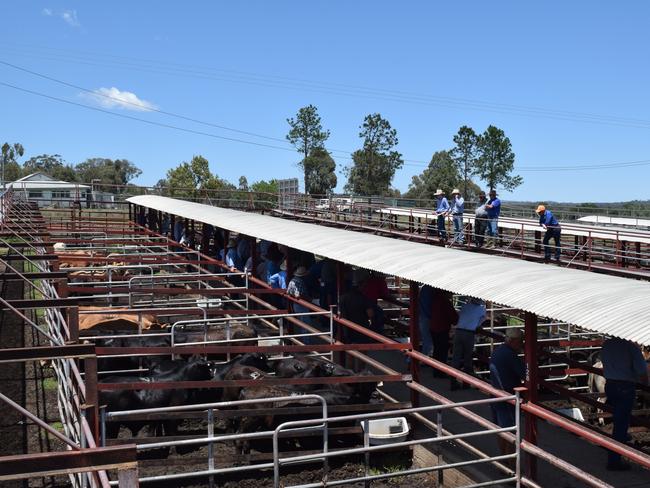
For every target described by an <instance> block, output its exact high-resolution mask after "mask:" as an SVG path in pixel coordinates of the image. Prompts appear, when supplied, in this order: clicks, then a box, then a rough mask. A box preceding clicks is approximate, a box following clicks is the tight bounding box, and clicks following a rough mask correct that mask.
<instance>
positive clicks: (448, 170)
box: [405, 151, 460, 200]
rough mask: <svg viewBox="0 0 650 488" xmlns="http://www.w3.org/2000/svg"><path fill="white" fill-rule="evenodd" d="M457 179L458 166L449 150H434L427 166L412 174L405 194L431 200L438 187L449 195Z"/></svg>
mask: <svg viewBox="0 0 650 488" xmlns="http://www.w3.org/2000/svg"><path fill="white" fill-rule="evenodd" d="M459 181H460V174H459V172H458V166H457V165H456V162H455V161H454V159H453V158H452V157H451V154H450V151H436V152H435V153H433V156H431V162H430V163H429V166H427V168H426V169H425V170H424V171H423V172H422V173H421V174H419V175H415V176H413V178H412V179H411V184H410V185H409V189H408V191H407V192H406V195H405V196H406V197H407V198H416V199H427V200H433V198H434V196H433V194H434V193H435V192H436V190H437V189H438V188H440V189H442V190H444V191H445V192H446V193H447V195H449V193H450V192H451V190H453V189H454V187H455V186H456V185H458V182H459Z"/></svg>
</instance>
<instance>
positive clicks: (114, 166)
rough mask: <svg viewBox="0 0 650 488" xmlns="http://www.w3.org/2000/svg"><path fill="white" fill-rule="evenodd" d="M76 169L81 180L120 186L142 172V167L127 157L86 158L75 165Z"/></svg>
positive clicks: (78, 178)
mask: <svg viewBox="0 0 650 488" xmlns="http://www.w3.org/2000/svg"><path fill="white" fill-rule="evenodd" d="M75 171H76V172H77V180H78V181H80V182H83V183H92V180H99V183H100V184H105V185H120V186H124V185H126V184H127V183H128V182H129V181H131V180H132V179H133V178H136V177H137V176H140V175H141V174H142V171H141V170H140V168H138V167H137V166H136V165H135V164H133V163H132V162H131V161H129V160H127V159H115V160H113V159H108V158H89V159H86V160H85V161H84V162H83V163H79V164H77V165H76V166H75ZM111 191H114V190H111Z"/></svg>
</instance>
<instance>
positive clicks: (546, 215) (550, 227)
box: [535, 205, 562, 263]
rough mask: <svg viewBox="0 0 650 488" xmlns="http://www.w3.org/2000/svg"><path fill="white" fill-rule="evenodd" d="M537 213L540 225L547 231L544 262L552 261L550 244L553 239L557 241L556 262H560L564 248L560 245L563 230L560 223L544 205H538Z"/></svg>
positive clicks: (544, 242)
mask: <svg viewBox="0 0 650 488" xmlns="http://www.w3.org/2000/svg"><path fill="white" fill-rule="evenodd" d="M535 213H536V214H537V216H538V217H539V225H540V226H541V227H543V228H544V229H545V230H546V233H545V234H544V239H543V241H542V242H543V244H544V262H545V263H548V262H550V261H551V246H549V243H550V241H551V239H553V240H554V241H555V261H557V262H558V263H559V262H560V255H561V253H562V248H561V245H560V236H561V229H560V223H559V222H558V221H557V219H556V218H555V216H554V215H553V213H552V212H551V211H550V210H548V209H547V208H546V207H545V206H544V205H538V206H537V209H536V210H535Z"/></svg>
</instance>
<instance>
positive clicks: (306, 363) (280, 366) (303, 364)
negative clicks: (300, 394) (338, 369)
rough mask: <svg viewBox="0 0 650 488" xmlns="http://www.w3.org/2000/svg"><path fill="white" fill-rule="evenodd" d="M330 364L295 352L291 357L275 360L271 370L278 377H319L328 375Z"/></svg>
mask: <svg viewBox="0 0 650 488" xmlns="http://www.w3.org/2000/svg"><path fill="white" fill-rule="evenodd" d="M331 364H332V363H328V362H326V361H322V360H320V359H315V358H313V357H311V356H305V355H298V354H297V355H295V356H294V357H292V358H284V359H279V360H277V361H275V362H274V363H273V371H274V372H275V375H276V376H277V377H279V378H321V377H324V376H330V374H331V368H330V365H331ZM306 386H311V385H306Z"/></svg>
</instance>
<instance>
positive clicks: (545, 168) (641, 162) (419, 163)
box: [0, 60, 650, 172]
mask: <svg viewBox="0 0 650 488" xmlns="http://www.w3.org/2000/svg"><path fill="white" fill-rule="evenodd" d="M0 64H3V65H6V66H9V67H12V68H15V69H18V70H20V71H23V72H26V73H29V74H32V75H34V76H39V77H41V78H44V79H47V80H50V81H53V82H56V83H60V84H62V85H65V86H68V87H72V88H75V89H78V90H82V91H84V92H88V93H91V94H93V95H97V96H102V97H105V98H109V99H112V100H115V101H118V102H120V103H125V104H128V105H135V106H139V105H138V104H136V103H133V102H128V101H126V100H123V99H121V98H117V97H112V96H110V95H106V94H100V93H96V92H94V91H93V90H89V89H87V88H84V87H81V86H78V85H75V84H73V83H69V82H66V81H63V80H59V79H57V78H53V77H50V76H47V75H44V74H42V73H38V72H36V71H32V70H29V69H27V68H22V67H20V66H17V65H14V64H12V63H8V62H5V61H2V60H0ZM0 85H3V86H5V87H8V88H12V89H14V90H18V91H22V92H24V93H29V94H31V95H35V96H39V97H43V98H46V99H49V100H53V101H57V102H61V103H66V104H69V105H73V106H78V107H82V108H86V109H88V110H94V111H96V112H101V113H105V114H109V115H113V116H116V117H121V118H125V119H129V120H133V121H138V122H142V123H146V124H149V125H154V126H159V127H164V128H168V129H173V130H178V131H182V132H186V133H191V134H196V135H203V136H207V137H212V138H216V139H222V140H226V141H231V142H238V143H241V144H249V145H254V146H259V147H265V148H269V149H280V150H283V151H289V152H294V151H295V149H293V148H290V147H281V146H275V145H271V144H264V143H259V142H255V141H248V140H244V139H238V138H233V137H226V136H220V135H217V134H212V133H208V132H203V131H197V130H194V129H188V128H185V127H180V126H175V125H171V124H166V123H162V122H155V121H151V120H147V119H143V118H140V117H135V116H132V115H126V114H120V113H116V112H112V111H110V110H104V109H101V108H98V107H92V106H90V105H86V104H82V103H78V102H73V101H70V100H66V99H63V98H59V97H55V96H52V95H47V94H45V93H41V92H37V91H33V90H29V89H26V88H21V87H18V86H15V85H11V84H9V83H4V82H0ZM151 111H153V112H157V113H160V114H162V115H168V116H172V117H176V118H180V119H183V120H188V121H191V122H196V123H199V124H203V125H208V126H211V127H216V128H220V129H225V130H230V131H234V132H238V133H242V134H247V135H253V136H256V137H262V138H265V139H271V140H276V141H281V142H285V141H284V140H282V139H279V138H274V137H270V136H265V135H262V134H256V133H253V132H248V131H242V130H239V129H233V128H230V127H226V126H222V125H217V124H213V123H211V122H206V121H202V120H199V119H194V118H192V117H188V116H184V115H180V114H176V113H173V112H168V111H163V110H159V109H152V110H151ZM336 151H339V152H344V153H345V154H346V156H345V157H341V156H332V157H333V158H334V159H347V160H349V159H350V156H351V155H352V153H351V152H349V151H344V150H336ZM404 165H406V166H416V167H428V165H429V163H428V162H426V161H420V160H411V159H405V160H404ZM647 165H650V160H648V159H644V160H638V161H627V162H617V163H603V164H586V165H574V166H566V165H564V166H558V165H554V166H551V165H547V166H518V167H517V170H518V171H525V172H544V171H587V170H599V169H612V168H625V167H636V166H647Z"/></svg>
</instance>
